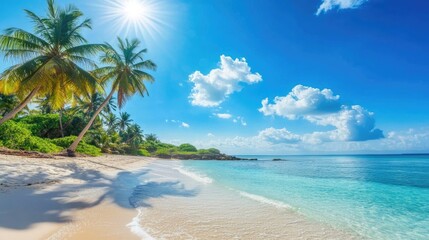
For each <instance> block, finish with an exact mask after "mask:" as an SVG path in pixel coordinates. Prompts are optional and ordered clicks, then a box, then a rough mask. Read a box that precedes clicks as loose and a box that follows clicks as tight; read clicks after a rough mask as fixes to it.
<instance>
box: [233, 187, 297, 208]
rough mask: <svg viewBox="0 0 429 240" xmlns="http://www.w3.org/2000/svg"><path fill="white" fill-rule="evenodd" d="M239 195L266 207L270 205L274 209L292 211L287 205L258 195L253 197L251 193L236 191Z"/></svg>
mask: <svg viewBox="0 0 429 240" xmlns="http://www.w3.org/2000/svg"><path fill="white" fill-rule="evenodd" d="M238 192H239V193H240V195H241V196H243V197H246V198H249V199H252V200H254V201H257V202H260V203H263V204H267V205H271V206H274V207H276V208H283V209H292V207H291V206H289V205H288V204H286V203H284V202H280V201H277V200H273V199H269V198H266V197H263V196H259V195H255V194H251V193H247V192H242V191H238Z"/></svg>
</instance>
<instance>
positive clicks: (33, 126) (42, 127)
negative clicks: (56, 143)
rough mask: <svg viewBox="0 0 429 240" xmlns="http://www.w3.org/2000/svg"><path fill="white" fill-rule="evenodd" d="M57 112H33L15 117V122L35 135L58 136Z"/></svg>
mask: <svg viewBox="0 0 429 240" xmlns="http://www.w3.org/2000/svg"><path fill="white" fill-rule="evenodd" d="M59 119H60V118H59V115H58V114H34V115H27V116H25V117H22V118H19V119H17V122H18V123H20V124H24V125H25V127H26V128H27V129H28V130H30V131H31V133H32V134H33V135H34V136H37V137H58V136H60V130H59V129H60V126H59Z"/></svg>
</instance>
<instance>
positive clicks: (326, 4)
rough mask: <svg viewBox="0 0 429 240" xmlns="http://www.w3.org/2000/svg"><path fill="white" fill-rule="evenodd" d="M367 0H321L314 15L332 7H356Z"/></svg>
mask: <svg viewBox="0 0 429 240" xmlns="http://www.w3.org/2000/svg"><path fill="white" fill-rule="evenodd" d="M367 1H368V0H322V4H321V5H320V6H319V9H318V10H317V12H316V15H319V14H321V13H326V12H327V11H329V10H332V9H334V8H338V9H348V8H357V7H359V6H360V5H362V4H364V3H365V2H367Z"/></svg>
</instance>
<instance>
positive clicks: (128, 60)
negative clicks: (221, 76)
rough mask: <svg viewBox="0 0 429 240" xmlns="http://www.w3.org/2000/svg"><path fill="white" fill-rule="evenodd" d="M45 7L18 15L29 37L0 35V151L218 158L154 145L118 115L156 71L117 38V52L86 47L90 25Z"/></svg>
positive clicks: (10, 32) (75, 13)
mask: <svg viewBox="0 0 429 240" xmlns="http://www.w3.org/2000/svg"><path fill="white" fill-rule="evenodd" d="M47 6H48V9H47V14H46V15H45V16H39V15H37V14H36V13H34V12H32V11H29V10H25V12H26V15H27V17H28V18H29V19H30V20H31V22H32V23H33V30H32V31H27V30H24V29H20V28H13V27H12V28H8V29H6V30H5V31H4V33H3V34H1V35H0V52H1V53H2V54H3V55H4V57H5V59H6V60H10V61H13V62H15V64H13V65H12V66H10V67H8V68H7V69H6V70H5V71H4V72H3V73H1V75H0V117H1V118H0V147H5V148H10V149H18V150H27V151H37V152H42V153H53V154H67V155H68V156H75V155H76V154H75V153H76V152H78V153H81V154H85V155H90V156H97V155H100V154H101V153H112V154H133V155H143V156H160V157H172V156H191V155H193V156H201V155H207V156H208V155H216V154H217V155H220V152H219V150H217V149H202V150H198V149H197V148H195V147H194V146H192V145H191V144H182V145H180V146H175V145H172V144H167V143H162V142H161V141H160V140H159V139H158V138H157V137H156V135H154V134H146V135H145V134H144V133H143V130H142V128H141V127H140V126H139V125H138V124H136V123H134V121H133V120H132V119H131V116H130V115H129V114H128V113H126V112H123V111H121V109H122V107H123V106H124V104H125V103H126V101H127V100H128V99H129V98H130V97H131V96H133V95H135V94H139V95H141V96H144V95H147V94H148V91H147V87H146V85H145V83H146V82H148V83H152V82H154V81H155V79H154V77H153V76H152V75H151V74H150V73H148V72H147V70H149V71H154V70H156V64H155V63H153V62H152V61H151V60H149V59H146V58H145V54H146V52H147V50H146V49H145V48H140V41H139V40H137V39H132V40H129V39H122V38H120V37H118V38H117V39H118V40H117V42H118V43H117V46H118V47H117V48H115V47H113V46H112V45H110V44H109V43H103V44H99V43H89V42H88V41H87V40H86V38H85V37H84V36H83V35H82V32H83V31H84V30H86V31H87V30H91V29H92V24H91V20H90V19H86V18H84V14H83V13H82V12H81V11H80V10H79V9H78V8H76V7H74V6H72V5H70V6H67V7H65V8H60V7H57V6H56V5H55V2H54V0H47ZM117 113H119V114H117Z"/></svg>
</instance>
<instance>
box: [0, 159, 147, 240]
mask: <svg viewBox="0 0 429 240" xmlns="http://www.w3.org/2000/svg"><path fill="white" fill-rule="evenodd" d="M150 161H151V159H150V158H143V157H130V156H113V155H105V156H101V157H96V158H75V159H70V158H56V159H34V158H24V157H18V156H6V155H0V239H1V240H3V239H5V240H6V239H8V240H9V239H139V238H138V237H137V236H136V235H134V234H132V233H131V232H130V230H129V229H128V228H127V227H126V225H127V223H129V222H130V220H131V219H132V218H133V217H134V216H135V215H136V211H135V209H133V208H132V207H131V206H130V205H129V203H128V200H127V199H126V198H124V197H123V196H126V195H127V194H122V193H123V191H132V189H129V186H128V187H123V186H125V185H126V184H125V182H124V181H127V180H128V179H130V176H133V174H134V173H133V172H132V171H134V170H136V169H137V170H138V169H141V168H142V167H143V166H145V165H146V164H147V163H148V162H150ZM121 191H122V192H121Z"/></svg>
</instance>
